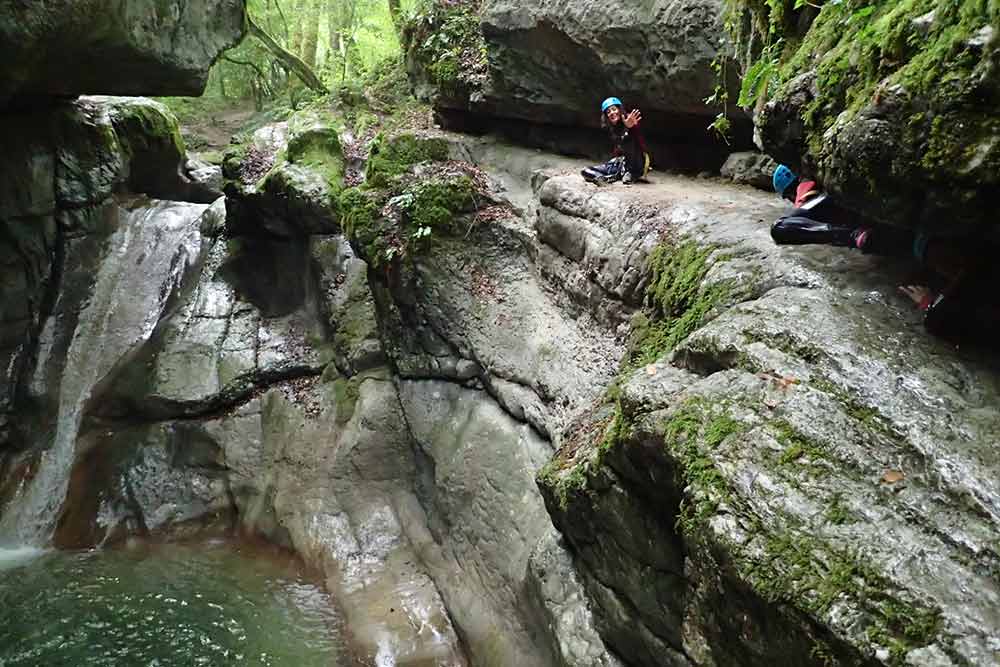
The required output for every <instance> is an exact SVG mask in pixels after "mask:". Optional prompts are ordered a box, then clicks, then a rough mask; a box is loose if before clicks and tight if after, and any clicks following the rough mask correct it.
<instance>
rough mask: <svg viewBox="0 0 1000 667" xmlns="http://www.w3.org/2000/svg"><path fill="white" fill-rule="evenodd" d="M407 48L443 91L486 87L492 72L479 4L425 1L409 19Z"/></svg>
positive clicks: (453, 93) (455, 92) (461, 91)
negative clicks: (481, 23)
mask: <svg viewBox="0 0 1000 667" xmlns="http://www.w3.org/2000/svg"><path fill="white" fill-rule="evenodd" d="M403 45H404V48H405V49H406V51H407V52H408V53H409V54H410V55H411V57H412V58H413V59H414V61H415V62H416V63H418V64H419V65H420V67H422V68H423V69H424V70H425V71H426V72H427V73H428V75H429V77H430V79H431V81H432V82H433V83H434V84H436V85H437V86H438V87H439V88H440V89H441V90H442V92H444V93H445V94H447V95H451V96H461V95H463V94H468V93H470V92H471V91H474V90H477V89H480V88H482V86H483V85H484V84H485V83H486V81H487V78H488V75H489V74H488V73H489V65H488V61H487V51H486V40H485V39H484V38H483V33H482V28H481V27H480V19H479V2H475V1H468V0H466V1H464V2H463V1H458V2H455V1H450V2H447V1H443V0H424V1H423V2H420V3H419V4H418V5H417V6H416V8H415V9H414V11H413V12H411V14H410V15H409V16H408V17H407V21H406V24H405V26H404V28H403Z"/></svg>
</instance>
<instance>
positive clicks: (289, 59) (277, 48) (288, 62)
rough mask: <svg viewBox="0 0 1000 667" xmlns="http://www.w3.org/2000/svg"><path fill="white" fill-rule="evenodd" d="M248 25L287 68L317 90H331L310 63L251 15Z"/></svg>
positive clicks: (251, 31) (248, 18) (252, 32)
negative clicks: (280, 42) (257, 22)
mask: <svg viewBox="0 0 1000 667" xmlns="http://www.w3.org/2000/svg"><path fill="white" fill-rule="evenodd" d="M247 26H248V27H249V28H250V34H251V35H253V36H254V37H256V38H257V40H258V41H260V43H261V44H263V45H264V48H266V49H267V50H268V51H270V52H271V53H272V54H273V55H274V57H275V58H277V59H278V61H279V62H281V64H282V65H283V66H284V67H285V69H287V70H288V71H289V72H291V73H293V74H294V75H295V76H297V77H299V79H300V80H301V81H302V83H304V84H305V85H306V86H308V87H309V88H312V89H313V90H315V91H317V92H321V93H326V92H329V91H327V88H326V86H324V85H323V82H322V81H320V79H319V77H318V76H316V73H315V72H314V71H312V68H311V67H309V65H307V64H306V63H304V62H302V60H301V59H300V58H299V57H298V56H296V55H295V54H294V53H292V52H291V51H287V50H286V49H285V48H284V47H282V46H281V45H280V44H278V42H276V41H275V40H274V38H273V37H271V36H270V35H269V34H267V33H266V32H265V31H264V29H263V28H261V27H260V26H259V25H257V24H256V23H254V20H253V19H252V18H250V17H247Z"/></svg>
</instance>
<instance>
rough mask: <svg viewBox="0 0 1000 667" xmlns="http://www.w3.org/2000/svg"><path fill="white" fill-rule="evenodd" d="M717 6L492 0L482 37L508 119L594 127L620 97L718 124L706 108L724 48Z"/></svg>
mask: <svg viewBox="0 0 1000 667" xmlns="http://www.w3.org/2000/svg"><path fill="white" fill-rule="evenodd" d="M721 14H722V5H721V3H719V2H716V1H715V0H657V1H656V2H653V3H647V4H644V5H641V6H640V5H634V4H629V3H620V2H597V1H590V0H584V1H577V2H566V1H564V0H543V1H542V2H534V3H529V4H524V3H520V2H513V1H511V0H487V2H485V3H484V6H483V14H482V29H483V35H484V37H485V38H486V45H487V50H488V54H489V55H488V57H489V63H490V76H491V81H492V89H490V90H489V91H488V92H487V93H486V94H485V96H484V97H485V99H484V103H485V104H486V105H489V106H492V107H493V108H495V109H496V110H498V111H502V113H503V115H509V116H513V117H519V118H525V117H527V118H529V119H532V120H538V121H541V122H557V123H558V122H562V123H568V124H584V125H592V124H593V123H594V122H595V121H596V120H597V119H598V118H599V117H600V101H601V100H602V99H604V98H605V97H607V96H610V95H615V96H617V97H620V98H622V99H623V100H625V101H626V104H628V105H630V106H635V107H639V108H641V109H642V110H643V111H644V113H645V112H649V113H650V114H663V115H678V116H680V115H684V114H691V115H695V116H709V115H711V116H714V115H715V112H714V111H712V110H710V109H709V107H707V106H706V105H705V103H704V99H705V98H706V97H708V96H709V95H711V93H712V90H713V89H714V88H715V84H716V80H715V75H714V72H713V71H712V69H711V66H710V65H711V62H712V60H713V59H714V58H715V57H716V56H717V55H718V54H719V46H720V43H723V42H724V33H723V30H722V21H721Z"/></svg>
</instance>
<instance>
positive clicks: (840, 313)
mask: <svg viewBox="0 0 1000 667" xmlns="http://www.w3.org/2000/svg"><path fill="white" fill-rule="evenodd" d="M556 188H558V189H559V190H562V191H564V193H565V194H563V195H562V196H560V197H558V198H553V197H550V198H549V199H548V201H551V202H552V204H549V205H550V206H551V205H555V206H557V207H558V208H559V209H565V208H568V207H567V204H566V202H570V201H572V199H571V193H577V196H578V197H583V196H585V195H586V194H588V189H587V187H585V186H581V185H580V183H579V180H578V179H577V178H576V177H556V178H552V179H549V180H548V181H547V182H546V183H545V185H544V186H543V189H542V195H543V201H545V196H544V195H545V191H546V190H548V189H556ZM706 188H712V190H713V193H712V194H711V195H709V193H708V192H706V191H705V189H706ZM600 192H601V194H602V195H603V196H616V197H618V198H619V199H620V202H621V205H623V206H624V205H625V204H626V202H628V201H629V200H631V199H632V197H640V196H642V195H640V194H637V193H636V190H635V189H632V190H624V189H619V190H618V191H617V192H616V190H615V189H604V190H603V191H600ZM699 193H701V194H699ZM591 196H599V195H597V194H596V193H595V194H594V195H591ZM643 198H644V199H645V200H646V201H647V202H648V203H652V202H654V201H655V202H657V208H658V209H659V211H660V212H661V213H660V215H661V216H662V218H661V220H662V222H664V223H665V225H666V229H669V230H670V238H668V240H667V241H666V242H665V243H666V244H667V245H661V246H659V247H658V249H657V252H656V254H655V255H654V257H656V258H657V260H654V261H660V260H662V261H665V262H666V266H670V267H674V268H675V269H677V270H676V272H673V273H666V271H667V269H666V268H660V269H655V270H658V271H660V275H669V276H672V277H673V279H674V280H673V281H671V282H660V281H657V282H656V283H655V285H657V286H656V287H654V288H653V289H652V291H647V298H648V297H649V295H650V294H652V295H653V298H656V299H665V298H666V297H665V296H664V295H663V294H662V293H660V292H659V289H660V288H663V289H666V290H670V289H672V287H673V286H676V285H677V284H684V283H683V282H681V283H678V282H676V281H677V280H680V276H683V275H685V274H686V275H692V274H693V275H697V274H698V271H697V270H696V264H697V261H696V260H697V258H698V257H699V256H700V255H698V254H697V253H693V252H692V248H693V247H699V246H700V247H703V248H704V249H705V251H706V252H708V255H706V256H705V257H706V258H707V268H706V269H705V270H704V272H703V273H701V276H702V277H701V278H700V279H699V285H698V286H697V287H694V286H689V287H688V288H686V289H687V290H688V291H687V292H686V293H687V294H688V295H690V296H689V297H686V298H685V299H683V300H681V301H670V303H673V304H674V305H675V306H677V307H676V308H675V309H673V310H671V311H670V315H669V316H668V317H667V318H666V319H664V320H663V321H662V322H661V324H660V325H659V326H662V327H663V328H662V329H656V328H655V325H654V328H653V329H650V330H649V331H653V332H654V333H655V334H656V336H655V337H654V338H647V339H645V340H646V344H640V345H637V346H636V347H635V348H634V350H635V352H634V354H636V356H635V357H633V361H632V365H633V367H634V370H629V371H626V372H625V374H624V375H623V376H622V378H621V382H622V384H620V385H619V386H620V391H619V393H617V395H616V396H615V397H614V400H610V401H608V402H607V403H605V404H604V405H603V406H600V407H598V408H596V409H594V410H593V411H592V412H591V413H590V414H589V415H588V416H586V417H585V418H584V419H583V420H582V421H581V422H580V423H578V424H576V425H575V426H574V428H573V429H571V430H569V431H568V432H566V433H564V434H563V438H562V440H561V443H562V445H561V448H560V451H559V452H558V453H557V454H556V456H555V457H554V459H553V461H552V463H550V464H549V466H547V468H546V469H545V470H543V471H542V473H541V474H540V476H539V483H540V486H541V488H542V491H543V495H544V496H545V498H546V503H547V505H548V507H549V509H550V511H551V513H552V516H553V520H554V521H555V523H556V525H557V527H558V528H559V529H560V531H561V532H562V533H563V535H564V536H565V538H566V539H567V541H568V542H569V543H570V544H571V545H572V547H573V551H574V554H575V556H576V563H577V566H578V567H579V568H580V569H579V572H580V573H581V575H582V576H583V578H584V580H585V581H586V582H587V589H588V591H589V593H590V597H591V600H592V602H593V603H594V604H595V605H596V609H595V611H594V615H595V618H596V619H597V625H598V629H599V630H600V631H601V634H602V636H603V637H604V639H605V641H606V642H607V643H608V645H609V646H610V647H611V648H612V649H613V650H614V651H615V653H616V654H618V655H620V656H621V657H622V659H623V660H625V661H626V662H627V663H628V664H635V665H663V664H670V665H694V664H718V665H772V664H803V665H807V664H817V665H820V664H824V662H834V663H836V664H857V665H874V664H899V663H900V662H907V663H909V664H935V665H937V664H941V665H949V664H964V663H970V664H978V663H990V662H994V661H996V659H997V657H998V656H997V652H996V647H995V645H994V644H993V643H992V640H991V639H990V636H991V635H992V634H993V633H994V632H995V628H996V622H997V621H996V617H995V614H993V612H992V611H990V610H991V609H993V608H995V605H996V600H997V599H998V595H1000V590H998V588H997V585H996V582H995V580H993V579H992V578H991V575H988V574H986V573H987V572H990V571H992V568H993V565H992V563H993V562H994V561H995V559H996V554H995V553H994V550H993V547H990V546H987V545H988V544H990V543H991V541H992V540H994V539H995V536H996V535H997V534H998V531H1000V522H998V519H997V517H998V514H997V513H996V508H997V502H998V496H997V494H996V485H995V484H994V483H993V481H992V480H994V479H996V475H997V470H996V465H995V461H994V460H993V458H992V457H991V456H990V455H988V454H986V452H985V451H984V450H983V447H984V446H987V445H985V443H990V442H993V439H994V433H995V429H996V421H995V415H993V414H992V412H993V410H992V409H987V413H990V414H989V416H987V413H984V412H982V410H983V406H984V405H986V404H992V403H993V402H994V401H995V398H993V397H994V396H995V393H996V392H997V391H998V390H1000V383H998V378H997V376H996V373H995V371H993V370H991V367H990V365H989V363H988V362H987V363H984V362H983V360H982V359H978V358H977V357H976V356H975V355H970V356H969V357H964V356H956V355H953V354H948V357H947V361H944V365H943V366H939V365H938V364H939V362H940V361H943V360H942V358H941V355H942V354H946V353H945V350H946V349H948V345H946V344H944V343H942V342H940V341H937V340H934V339H932V338H929V337H928V336H927V335H926V334H925V333H924V332H923V330H922V329H921V327H920V324H919V320H918V318H917V316H916V313H914V312H913V311H912V310H911V309H910V307H908V306H907V305H906V304H903V303H902V302H899V301H898V300H897V299H898V297H896V296H895V292H896V290H895V285H896V284H897V283H898V282H899V281H900V280H901V278H902V276H903V275H905V271H906V270H907V269H906V268H905V267H902V266H896V265H892V264H890V265H888V266H885V265H878V264H876V262H875V260H874V258H871V257H862V256H857V255H853V256H852V253H851V252H850V251H844V250H839V249H832V248H780V247H775V246H773V245H772V244H771V242H770V239H769V238H768V235H767V225H766V224H757V225H755V224H753V221H756V220H771V219H773V218H774V217H775V216H776V215H777V214H779V212H780V211H781V210H782V208H781V205H780V204H779V203H778V202H777V201H776V199H775V198H773V197H767V196H764V195H760V194H754V193H752V192H749V191H747V190H746V189H742V190H740V189H735V188H724V187H721V186H718V185H714V186H711V185H707V184H706V183H704V182H699V181H687V182H685V183H683V184H682V183H660V184H657V185H656V186H654V187H653V188H652V192H650V193H649V195H648V196H646V197H643ZM542 216H544V212H543V213H542ZM628 219H631V223H628V222H627V220H628ZM625 224H626V226H628V224H631V225H632V226H633V227H637V226H639V225H642V224H644V221H642V220H641V218H636V217H631V218H629V217H626V222H625ZM647 224H648V223H647ZM690 244H694V245H693V246H692V245H690ZM664 258H666V259H664ZM660 266H661V267H663V266H664V265H660ZM657 294H660V296H656V295H657ZM690 318H696V320H695V321H696V322H698V323H697V324H696V325H694V327H693V328H691V329H690V330H689V333H688V334H687V335H684V336H679V337H673V336H672V333H673V332H675V331H677V329H676V328H675V326H681V325H682V323H683V322H684V321H685V320H688V319H690ZM640 331H641V329H640ZM640 341H641V339H640ZM650 341H655V344H652V347H647V345H649V344H651V343H650ZM932 360H937V361H932ZM959 406H962V407H959ZM942 414H948V415H956V414H961V415H962V416H961V417H958V418H957V419H955V420H952V419H950V418H948V419H940V418H939V416H940V415H942ZM944 443H949V444H947V445H945V444H944ZM969 480H982V482H983V483H981V484H980V483H978V482H977V483H976V484H975V485H973V486H971V487H970V486H969V484H968V481H969ZM966 494H968V495H966ZM960 497H961V498H963V499H962V500H959V498H960ZM939 503H940V504H943V505H944V506H947V507H949V509H948V510H944V509H934V508H938V507H941V505H939ZM967 503H968V504H967ZM916 508H920V509H916ZM901 553H909V554H913V555H912V557H907V558H903V559H901V558H900V554H901ZM971 554H975V555H974V556H972V557H971V560H970V555H971ZM942 564H943V565H942ZM652 573H655V574H652ZM838 573H840V574H838ZM959 581H961V582H965V583H964V584H959V583H958V582H959ZM972 590H975V591H976V593H975V594H972V593H970V591H972ZM903 619H906V620H905V621H904V620H903ZM987 619H993V620H987ZM984 624H985V625H984ZM987 628H988V629H987Z"/></svg>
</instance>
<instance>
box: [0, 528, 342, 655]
mask: <svg viewBox="0 0 1000 667" xmlns="http://www.w3.org/2000/svg"><path fill="white" fill-rule="evenodd" d="M343 637H344V632H343V624H342V620H341V618H340V617H339V616H338V614H337V612H336V608H335V605H334V604H333V601H332V600H331V599H330V597H329V595H328V594H327V593H326V592H324V590H323V588H322V586H320V585H319V584H318V583H317V582H316V581H315V580H312V579H310V578H308V577H305V576H304V575H303V572H302V570H301V568H300V567H299V565H298V563H297V562H296V561H295V560H294V559H293V558H290V557H288V556H287V555H282V554H280V553H278V552H276V551H274V550H272V549H270V548H257V547H251V546H249V545H245V544H234V543H228V542H211V543H205V544H197V545H193V544H183V545H177V544H157V545H153V544H142V545H139V546H133V547H131V548H127V549H125V548H123V549H113V550H101V551H88V552H57V551H50V552H45V553H37V552H35V553H32V552H28V551H20V552H11V551H7V552H4V551H0V667H14V666H15V665H17V666H21V665H25V666H27V665H31V666H32V667H36V666H40V665H45V666H46V667H56V666H62V665H65V666H67V667H69V666H73V667H82V666H87V665H115V666H116V667H121V666H126V665H128V666H131V665H136V666H139V665H142V666H150V667H151V666H154V665H155V666H157V667H166V666H168V665H178V666H180V665H185V666H190V665H212V666H216V665H262V666H263V665H268V666H271V665H273V666H276V667H277V666H284V665H288V666H290V667H292V666H294V667H313V666H320V665H322V666H324V667H330V666H336V667H339V666H340V665H348V664H351V661H350V657H349V654H348V648H347V645H346V642H345V641H344V638H343Z"/></svg>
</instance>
